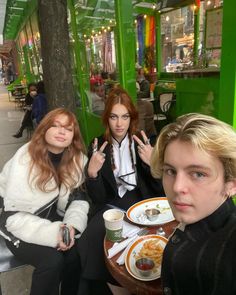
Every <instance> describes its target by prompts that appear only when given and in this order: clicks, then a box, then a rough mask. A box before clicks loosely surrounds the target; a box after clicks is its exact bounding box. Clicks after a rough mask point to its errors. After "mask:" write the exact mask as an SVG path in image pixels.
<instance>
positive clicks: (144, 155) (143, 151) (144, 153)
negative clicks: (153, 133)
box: [133, 130, 153, 166]
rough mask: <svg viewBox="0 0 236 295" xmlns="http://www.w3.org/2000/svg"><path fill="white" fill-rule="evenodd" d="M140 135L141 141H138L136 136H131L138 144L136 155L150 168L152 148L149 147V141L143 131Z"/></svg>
mask: <svg viewBox="0 0 236 295" xmlns="http://www.w3.org/2000/svg"><path fill="white" fill-rule="evenodd" d="M141 135H142V138H143V140H141V139H139V138H138V137H137V136H136V135H133V139H134V140H135V141H136V142H137V144H138V153H139V156H140V158H141V159H142V161H143V162H144V163H146V164H147V165H149V166H150V158H151V154H152V150H153V147H152V146H151V145H150V141H149V139H148V137H147V135H146V134H145V132H144V131H143V130H142V131H141Z"/></svg>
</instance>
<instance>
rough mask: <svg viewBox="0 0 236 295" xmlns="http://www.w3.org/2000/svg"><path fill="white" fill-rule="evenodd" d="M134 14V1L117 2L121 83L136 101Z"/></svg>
mask: <svg viewBox="0 0 236 295" xmlns="http://www.w3.org/2000/svg"><path fill="white" fill-rule="evenodd" d="M132 12H133V7H132V1H127V0H115V13H116V32H117V34H118V36H117V41H118V42H117V45H118V48H117V54H118V66H119V78H120V83H121V85H122V86H123V87H124V88H125V89H126V90H127V91H128V93H129V94H130V96H131V97H132V99H133V100H134V101H136V85H135V78H136V73H135V31H134V19H133V15H132Z"/></svg>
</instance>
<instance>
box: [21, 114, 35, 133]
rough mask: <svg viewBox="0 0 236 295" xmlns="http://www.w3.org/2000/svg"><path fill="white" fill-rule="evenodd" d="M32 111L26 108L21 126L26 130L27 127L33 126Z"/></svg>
mask: <svg viewBox="0 0 236 295" xmlns="http://www.w3.org/2000/svg"><path fill="white" fill-rule="evenodd" d="M31 114H32V111H29V110H26V111H25V114H24V118H23V120H22V122H21V128H22V129H23V130H24V129H25V128H26V127H33V122H32V119H31Z"/></svg>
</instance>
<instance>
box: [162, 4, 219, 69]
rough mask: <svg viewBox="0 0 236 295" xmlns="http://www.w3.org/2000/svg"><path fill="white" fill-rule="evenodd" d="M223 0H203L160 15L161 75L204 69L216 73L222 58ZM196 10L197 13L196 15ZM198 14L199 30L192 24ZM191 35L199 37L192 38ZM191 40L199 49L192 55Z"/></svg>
mask: <svg viewBox="0 0 236 295" xmlns="http://www.w3.org/2000/svg"><path fill="white" fill-rule="evenodd" d="M222 5H223V1H222V0H204V1H201V2H200V6H199V7H197V6H195V5H190V6H186V7H182V8H179V9H176V10H172V11H170V12H166V13H162V15H161V41H162V69H161V71H162V72H182V71H187V70H192V69H202V68H207V69H208V70H214V69H215V70H219V68H220V57H221V32H222ZM198 10H199V12H198ZM197 13H199V14H198V15H199V27H198V28H195V26H198V24H197V23H196V24H195V23H194V21H195V20H196V16H197ZM194 31H198V32H199V36H194ZM194 37H195V38H198V40H199V43H198V48H197V49H196V50H195V52H194V42H195V40H194Z"/></svg>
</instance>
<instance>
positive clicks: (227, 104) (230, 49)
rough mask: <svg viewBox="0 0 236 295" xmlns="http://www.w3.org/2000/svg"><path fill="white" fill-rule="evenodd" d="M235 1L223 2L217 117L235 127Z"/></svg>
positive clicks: (227, 0) (225, 0)
mask: <svg viewBox="0 0 236 295" xmlns="http://www.w3.org/2000/svg"><path fill="white" fill-rule="evenodd" d="M235 11H236V1H235V0H224V9H223V32H222V33H223V35H222V57H221V74H220V97H219V111H218V117H219V118H220V119H222V120H223V121H225V122H227V123H229V124H231V125H233V126H234V127H236V106H235V103H236V33H235Z"/></svg>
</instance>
